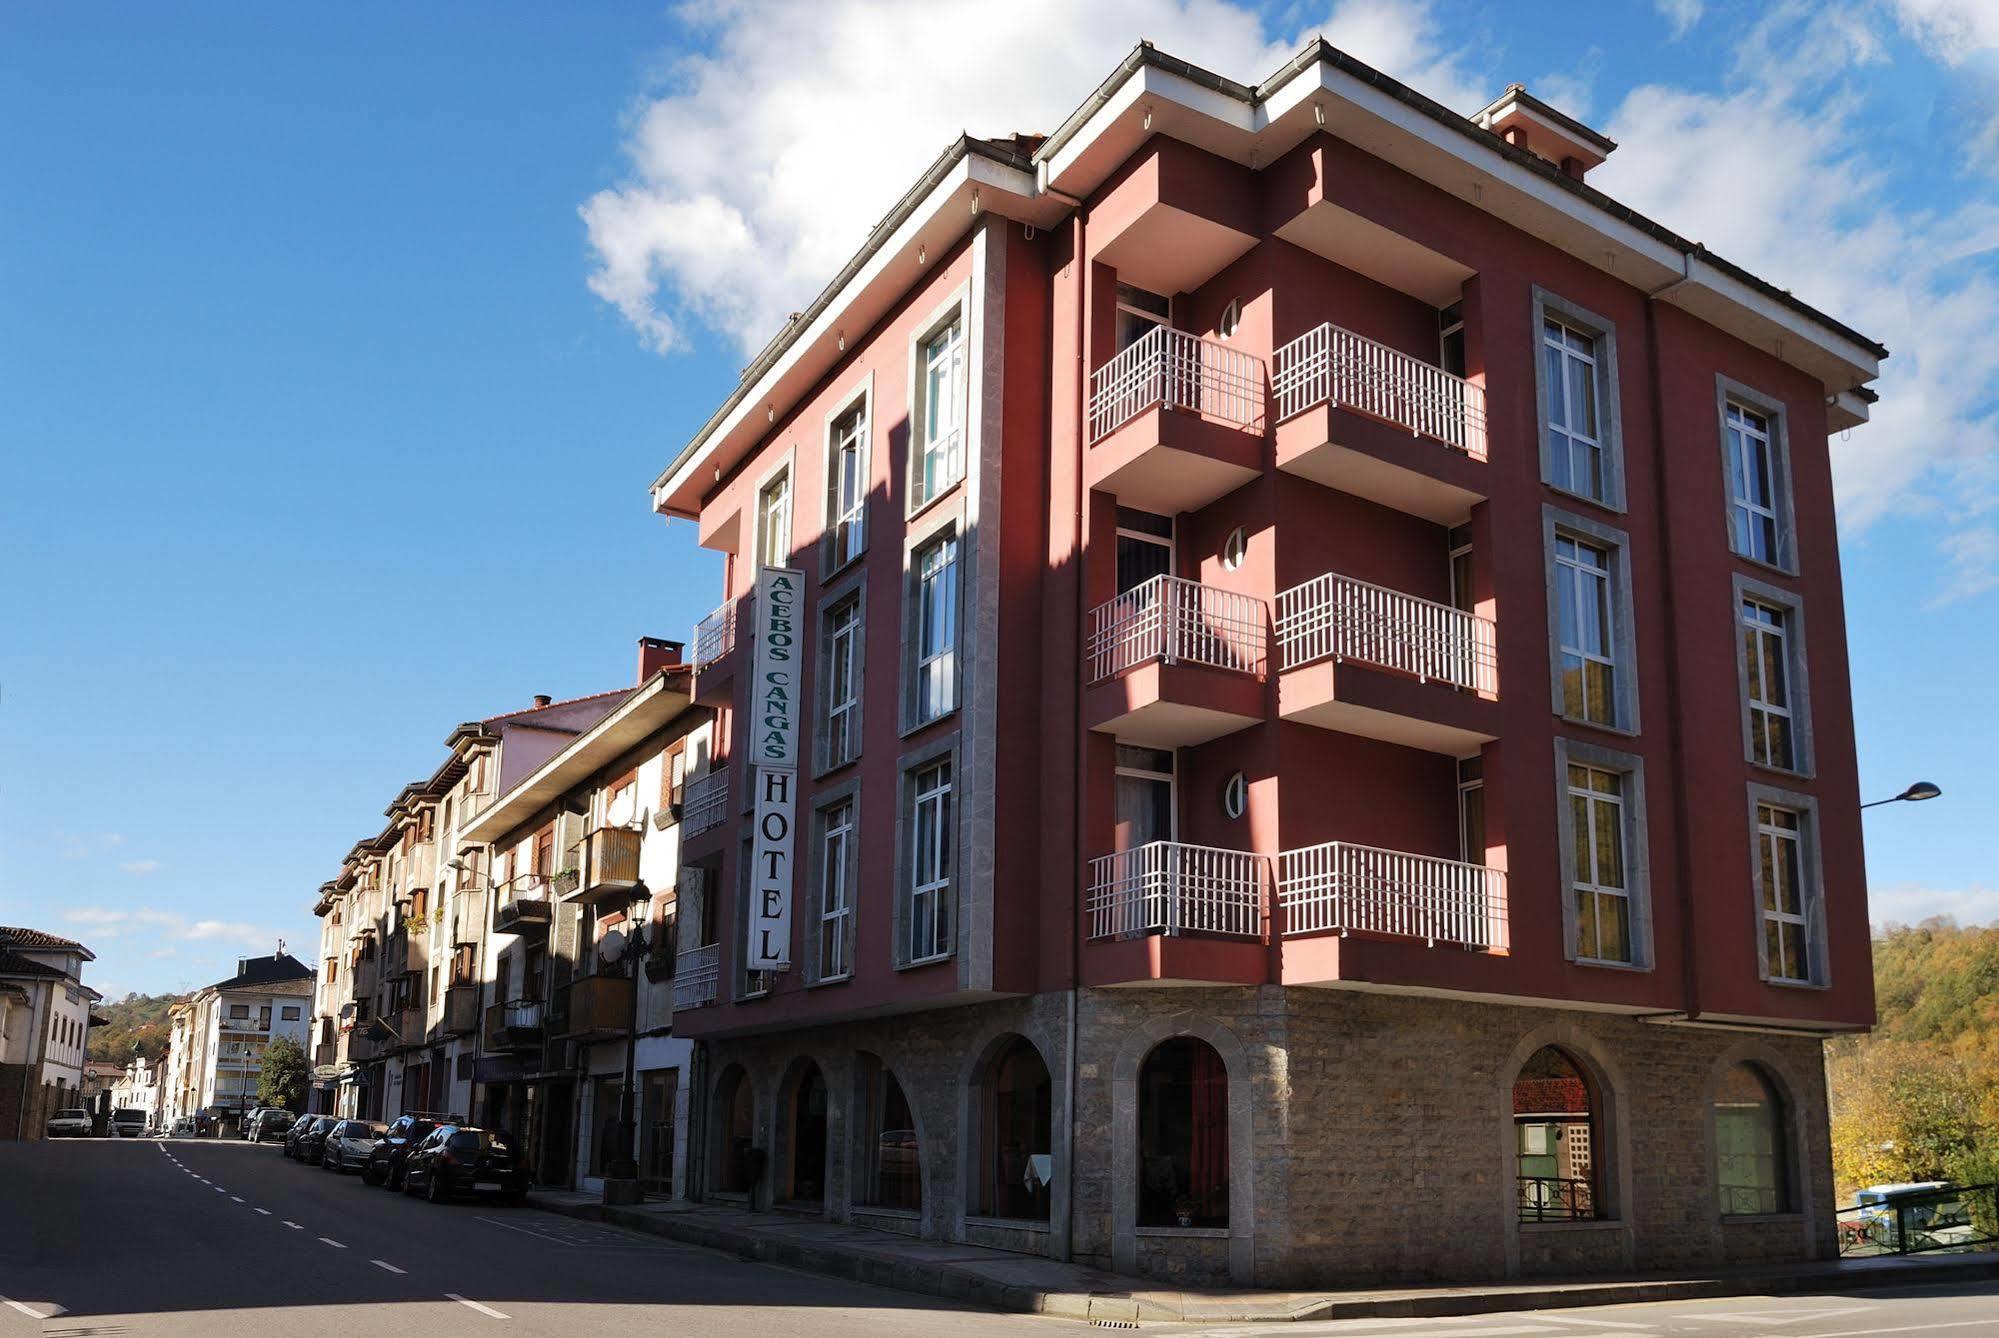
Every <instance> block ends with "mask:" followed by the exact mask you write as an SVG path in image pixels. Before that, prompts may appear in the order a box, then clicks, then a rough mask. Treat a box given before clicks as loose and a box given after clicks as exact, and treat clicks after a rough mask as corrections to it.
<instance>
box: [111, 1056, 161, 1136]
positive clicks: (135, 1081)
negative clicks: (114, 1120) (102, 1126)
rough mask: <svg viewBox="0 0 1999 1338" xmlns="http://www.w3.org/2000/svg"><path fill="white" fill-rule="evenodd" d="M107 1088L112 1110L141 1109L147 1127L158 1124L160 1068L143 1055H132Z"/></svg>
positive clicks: (154, 1126) (155, 1126)
mask: <svg viewBox="0 0 1999 1338" xmlns="http://www.w3.org/2000/svg"><path fill="white" fill-rule="evenodd" d="M109 1090H110V1093H111V1109H112V1110H114V1111H116V1110H142V1111H144V1112H145V1113H146V1127H147V1128H157V1127H158V1126H159V1123H160V1070H159V1069H157V1068H155V1067H153V1065H152V1064H151V1063H149V1062H148V1061H147V1059H146V1057H145V1056H144V1055H134V1056H133V1057H132V1062H131V1063H129V1064H127V1065H126V1066H125V1067H124V1068H123V1069H122V1070H120V1071H119V1074H118V1077H117V1079H116V1081H114V1082H113V1083H112V1084H111V1087H110V1089H109Z"/></svg>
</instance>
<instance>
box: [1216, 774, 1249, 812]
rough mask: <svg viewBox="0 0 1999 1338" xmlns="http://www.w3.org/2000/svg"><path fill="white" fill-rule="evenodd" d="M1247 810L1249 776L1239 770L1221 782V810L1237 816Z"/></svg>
mask: <svg viewBox="0 0 1999 1338" xmlns="http://www.w3.org/2000/svg"><path fill="white" fill-rule="evenodd" d="M1248 811H1249V777H1247V776H1245V775H1243V774H1242V773H1241V772H1240V771H1238V772H1236V773H1235V774H1234V775H1233V776H1230V777H1229V778H1228V779H1227V780H1225V781H1223V782H1222V812H1223V814H1225V815H1226V816H1228V817H1231V818H1239V817H1241V816H1242V815H1243V814H1244V813H1246V812H1248Z"/></svg>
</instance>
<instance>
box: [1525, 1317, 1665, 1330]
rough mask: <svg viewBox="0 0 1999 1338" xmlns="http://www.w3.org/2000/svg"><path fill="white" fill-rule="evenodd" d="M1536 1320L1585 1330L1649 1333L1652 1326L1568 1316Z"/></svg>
mask: <svg viewBox="0 0 1999 1338" xmlns="http://www.w3.org/2000/svg"><path fill="white" fill-rule="evenodd" d="M1534 1318H1535V1319H1538V1320H1540V1321H1541V1322H1542V1323H1543V1324H1577V1325H1580V1326H1582V1327H1583V1328H1585V1329H1639V1330H1646V1331H1649V1330H1650V1329H1651V1328H1652V1327H1653V1326H1652V1325H1650V1324H1630V1323H1626V1322H1625V1321H1623V1320H1616V1319H1576V1318H1573V1317H1571V1316H1568V1315H1542V1314H1536V1315H1535V1316H1534Z"/></svg>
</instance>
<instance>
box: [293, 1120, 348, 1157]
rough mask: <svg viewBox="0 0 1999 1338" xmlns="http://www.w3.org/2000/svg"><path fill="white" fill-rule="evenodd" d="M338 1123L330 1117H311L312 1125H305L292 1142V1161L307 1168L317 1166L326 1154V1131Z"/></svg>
mask: <svg viewBox="0 0 1999 1338" xmlns="http://www.w3.org/2000/svg"><path fill="white" fill-rule="evenodd" d="M338 1123H340V1121H339V1120H337V1119H335V1118H334V1117H333V1116H331V1115H315V1116H313V1117H312V1123H311V1124H308V1125H306V1126H305V1129H304V1130H303V1131H302V1132H300V1133H299V1134H298V1135H297V1137H296V1138H294V1139H293V1140H292V1143H291V1153H292V1157H293V1159H294V1160H297V1161H302V1162H304V1163H305V1164H306V1165H307V1166H317V1165H319V1159H320V1157H322V1156H323V1155H325V1152H326V1134H327V1131H328V1130H329V1129H331V1128H333V1126H334V1125H336V1124H338Z"/></svg>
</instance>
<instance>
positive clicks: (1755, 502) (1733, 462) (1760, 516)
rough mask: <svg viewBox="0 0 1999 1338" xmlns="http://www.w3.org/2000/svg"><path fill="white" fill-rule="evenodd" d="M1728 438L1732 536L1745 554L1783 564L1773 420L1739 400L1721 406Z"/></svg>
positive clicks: (1774, 563)
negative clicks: (1778, 518)
mask: <svg viewBox="0 0 1999 1338" xmlns="http://www.w3.org/2000/svg"><path fill="white" fill-rule="evenodd" d="M1722 422H1723V430H1724V433H1725V436H1726V438H1727V440H1726V441H1725V443H1724V445H1725V448H1726V450H1727V453H1728V485H1729V501H1730V517H1729V519H1730V537H1731V539H1732V540H1733V542H1734V545H1735V551H1736V552H1738V553H1740V554H1741V555H1742V556H1743V557H1746V558H1754V559H1756V560H1757V561H1758V562H1768V563H1770V564H1771V565H1772V566H1777V565H1780V564H1781V561H1782V553H1781V551H1780V547H1779V544H1778V526H1777V471H1776V467H1775V466H1776V462H1775V457H1774V456H1773V454H1772V452H1771V432H1770V419H1769V418H1768V417H1767V416H1766V415H1764V414H1761V413H1758V412H1757V411H1756V410H1754V409H1749V408H1745V407H1744V406H1742V405H1740V404H1736V403H1733V402H1731V403H1729V404H1727V405H1726V406H1725V407H1724V409H1723V411H1722Z"/></svg>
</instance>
